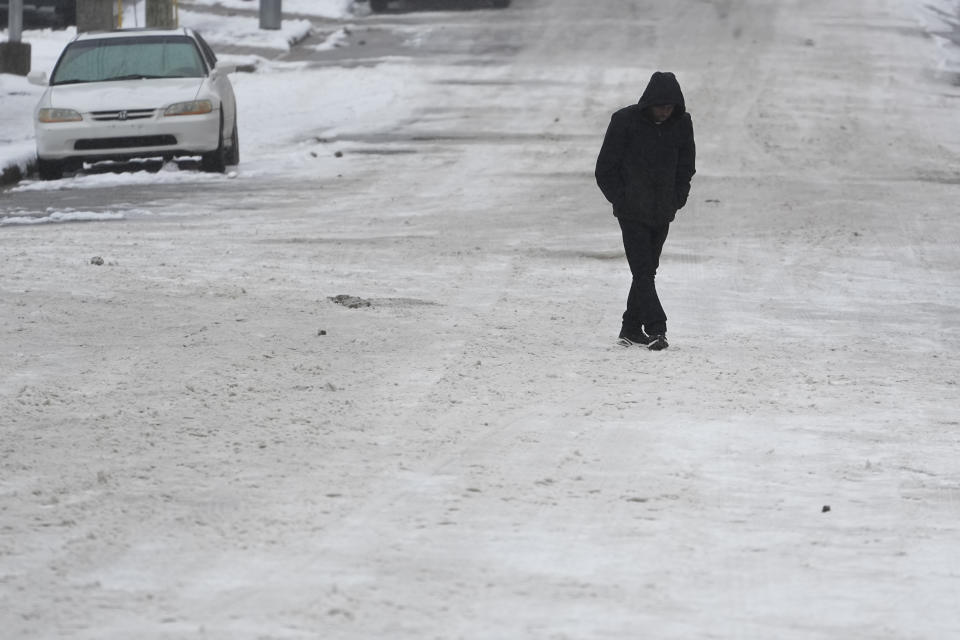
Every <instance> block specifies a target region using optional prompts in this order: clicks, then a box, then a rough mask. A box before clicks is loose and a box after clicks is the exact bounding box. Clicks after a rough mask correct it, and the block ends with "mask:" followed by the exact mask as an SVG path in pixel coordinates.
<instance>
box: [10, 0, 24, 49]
mask: <svg viewBox="0 0 960 640" xmlns="http://www.w3.org/2000/svg"><path fill="white" fill-rule="evenodd" d="M7 13H8V14H9V15H8V16H7V26H9V27H10V40H9V41H10V42H20V37H21V36H22V35H23V0H10V5H9V7H8V8H7Z"/></svg>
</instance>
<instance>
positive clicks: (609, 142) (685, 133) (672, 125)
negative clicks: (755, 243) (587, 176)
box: [595, 71, 697, 350]
mask: <svg viewBox="0 0 960 640" xmlns="http://www.w3.org/2000/svg"><path fill="white" fill-rule="evenodd" d="M696 155H697V152H696V145H695V144H694V139H693V122H692V120H691V118H690V114H689V113H688V112H687V108H686V103H685V102H684V99H683V92H682V91H681V90H680V83H679V82H677V78H676V76H675V75H674V74H673V73H669V72H662V71H657V72H656V73H654V74H653V76H652V77H651V78H650V82H649V83H648V84H647V88H646V90H644V92H643V95H642V96H641V98H640V102H639V103H637V104H635V105H631V106H628V107H624V108H623V109H620V110H619V111H617V112H616V113H614V114H613V116H612V117H611V119H610V125H609V127H607V133H606V135H605V136H604V139H603V145H602V146H601V148H600V155H599V156H598V157H597V168H596V173H595V175H596V178H597V185H598V186H599V187H600V191H602V192H603V195H604V197H605V198H606V199H607V200H608V201H609V202H610V204H612V205H613V215H614V216H616V218H617V221H618V222H619V223H620V230H621V232H622V234H623V248H624V250H625V252H626V254H627V263H628V264H629V265H630V273H631V275H632V276H633V280H632V282H631V284H630V293H629V294H628V296H627V309H626V311H624V313H623V324H622V326H621V330H620V335H619V337H618V339H617V342H618V343H619V344H621V345H623V346H628V347H629V346H634V345H640V346H644V347H646V348H648V349H651V350H660V349H666V348H667V346H668V343H667V315H666V313H665V312H664V310H663V306H662V305H661V304H660V298H659V296H657V287H656V275H657V268H658V267H659V266H660V253H661V252H662V251H663V244H664V242H665V241H666V239H667V233H668V231H669V230H670V223H671V222H673V220H674V218H675V217H676V215H677V211H678V210H680V209H682V208H683V206H684V205H685V204H686V203H687V197H688V196H689V195H690V180H691V178H693V175H694V174H695V173H696V172H697V171H696Z"/></svg>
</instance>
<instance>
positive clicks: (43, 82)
mask: <svg viewBox="0 0 960 640" xmlns="http://www.w3.org/2000/svg"><path fill="white" fill-rule="evenodd" d="M27 82H29V83H30V84H35V85H38V86H41V87H45V86H47V72H46V71H31V72H30V73H28V74H27Z"/></svg>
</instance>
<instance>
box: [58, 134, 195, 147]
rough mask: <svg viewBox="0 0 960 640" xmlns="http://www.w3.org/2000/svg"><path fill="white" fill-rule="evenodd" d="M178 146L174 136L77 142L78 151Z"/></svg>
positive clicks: (93, 139) (99, 139)
mask: <svg viewBox="0 0 960 640" xmlns="http://www.w3.org/2000/svg"><path fill="white" fill-rule="evenodd" d="M175 144H177V139H176V138H175V137H174V136H127V137H124V138H86V139H82V140H77V141H76V142H75V143H74V145H73V148H74V149H75V150H76V151H92V150H99V149H132V148H134V147H165V146H170V145H175Z"/></svg>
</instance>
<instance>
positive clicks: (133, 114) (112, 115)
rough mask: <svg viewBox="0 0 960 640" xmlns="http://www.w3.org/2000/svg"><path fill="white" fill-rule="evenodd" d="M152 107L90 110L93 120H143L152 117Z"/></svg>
mask: <svg viewBox="0 0 960 640" xmlns="http://www.w3.org/2000/svg"><path fill="white" fill-rule="evenodd" d="M154 111H155V110H154V109H118V110H116V111H91V112H90V115H91V116H92V117H93V119H94V120H98V121H106V120H143V119H144V118H152V117H153V114H154Z"/></svg>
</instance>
